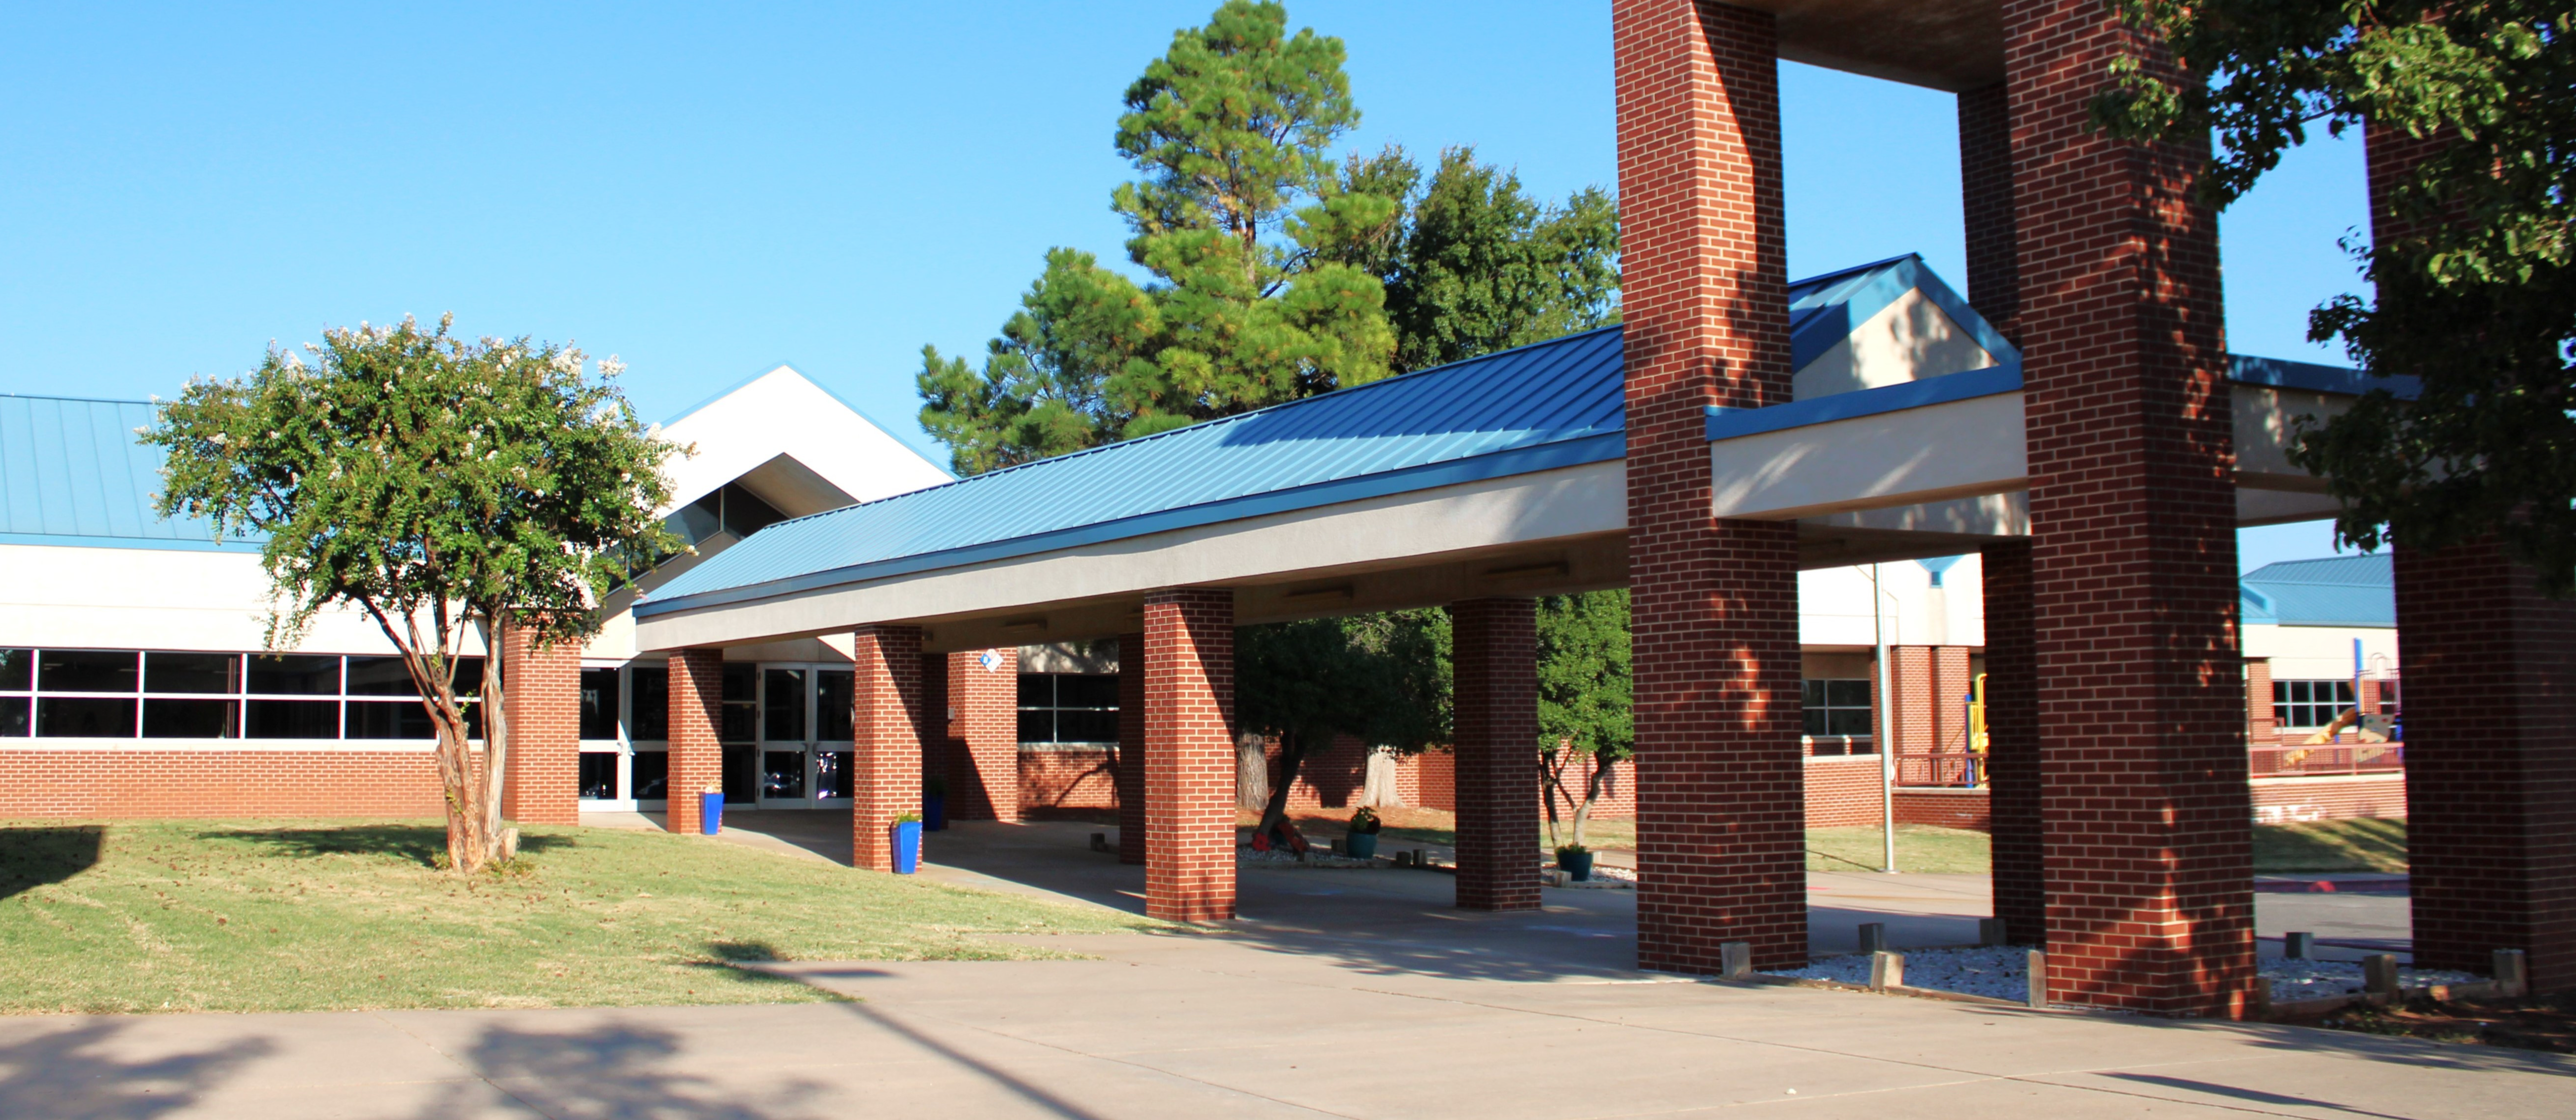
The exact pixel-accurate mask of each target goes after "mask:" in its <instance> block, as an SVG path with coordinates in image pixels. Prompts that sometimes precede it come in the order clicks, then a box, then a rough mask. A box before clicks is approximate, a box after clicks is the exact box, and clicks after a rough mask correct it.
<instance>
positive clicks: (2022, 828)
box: [1983, 541, 2048, 945]
mask: <svg viewBox="0 0 2576 1120" xmlns="http://www.w3.org/2000/svg"><path fill="white" fill-rule="evenodd" d="M1984 561H1985V563H1984V565H1983V567H1984V568H1985V600H1986V803H1987V806H1988V808H1989V810H1990V812H1989V819H1990V821H1991V823H1990V824H1989V826H1988V827H1989V829H1990V830H1991V831H1992V833H1993V835H1994V841H1993V855H1992V866H1991V877H1992V882H1993V887H1994V900H1995V902H1994V906H1995V916H1996V917H1998V918H2001V919H2003V920H2004V934H2005V937H2006V938H2007V939H2008V940H2010V941H2011V942H2012V943H2013V944H2015V945H2039V944H2044V943H2045V942H2046V941H2047V939H2048V904H2047V887H2046V885H2045V883H2044V882H2043V880H2042V877H2041V871H2040V851H2041V848H2040V815H2039V801H2040V797H2039V680H2038V660H2039V649H2038V646H2037V645H2036V644H2034V642H2033V638H2034V636H2035V635H2034V632H2033V630H2032V625H2033V619H2032V618H2031V600H2030V542H2029V541H1998V542H1996V543H1994V544H1990V545H1987V546H1986V547H1985V555H1984Z"/></svg>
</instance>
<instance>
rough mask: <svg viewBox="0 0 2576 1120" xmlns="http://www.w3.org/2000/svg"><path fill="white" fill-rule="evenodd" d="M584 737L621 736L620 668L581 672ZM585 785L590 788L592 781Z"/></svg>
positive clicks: (582, 728) (582, 734)
mask: <svg viewBox="0 0 2576 1120" xmlns="http://www.w3.org/2000/svg"><path fill="white" fill-rule="evenodd" d="M581 737H582V738H584V739H614V738H616V737H617V670H615V669H584V670H582V671H581ZM582 788H584V789H588V788H590V783H589V782H588V781H584V782H583V783H582Z"/></svg>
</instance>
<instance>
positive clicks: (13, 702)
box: [0, 649, 36, 739]
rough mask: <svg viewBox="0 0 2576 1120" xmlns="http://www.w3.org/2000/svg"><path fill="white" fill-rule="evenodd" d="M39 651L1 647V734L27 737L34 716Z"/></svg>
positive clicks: (12, 736)
mask: <svg viewBox="0 0 2576 1120" xmlns="http://www.w3.org/2000/svg"><path fill="white" fill-rule="evenodd" d="M35 669H36V651H34V650H32V649H0V735H5V736H8V737H10V738H13V739H16V738H23V737H25V735H26V734H27V725H28V722H29V721H30V720H32V719H33V718H34V714H33V713H34V709H35V698H34V697H31V696H29V695H27V694H28V693H29V692H32V691H34V690H35V685H36V672H35Z"/></svg>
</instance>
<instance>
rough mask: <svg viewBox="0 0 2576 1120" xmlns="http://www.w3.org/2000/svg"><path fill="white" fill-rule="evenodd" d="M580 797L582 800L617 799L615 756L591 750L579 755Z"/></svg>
mask: <svg viewBox="0 0 2576 1120" xmlns="http://www.w3.org/2000/svg"><path fill="white" fill-rule="evenodd" d="M581 797H582V800H584V801H615V800H617V756H616V755H613V754H602V753H600V752H597V751H591V752H588V753H585V754H583V755H582V756H581Z"/></svg>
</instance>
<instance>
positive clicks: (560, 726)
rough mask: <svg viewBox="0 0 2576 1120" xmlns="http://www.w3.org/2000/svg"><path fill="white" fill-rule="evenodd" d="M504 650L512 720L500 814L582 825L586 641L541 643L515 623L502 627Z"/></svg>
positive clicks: (504, 685) (504, 695) (504, 688)
mask: <svg viewBox="0 0 2576 1120" xmlns="http://www.w3.org/2000/svg"><path fill="white" fill-rule="evenodd" d="M501 653H502V670H501V674H502V675H501V707H502V709H503V711H504V712H506V713H507V714H508V716H509V724H510V760H509V763H508V766H509V769H508V770H507V771H506V772H504V773H503V774H502V775H501V815H502V816H504V817H508V818H509V819H511V820H514V821H517V822H519V823H521V824H580V823H581V647H580V646H579V645H578V644H575V643H571V642H565V643H561V644H557V645H551V646H540V645H538V644H536V643H535V641H533V640H532V638H531V636H530V635H529V633H528V632H527V631H525V630H521V629H519V628H518V627H515V626H513V627H508V628H505V629H504V630H502V632H501Z"/></svg>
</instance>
